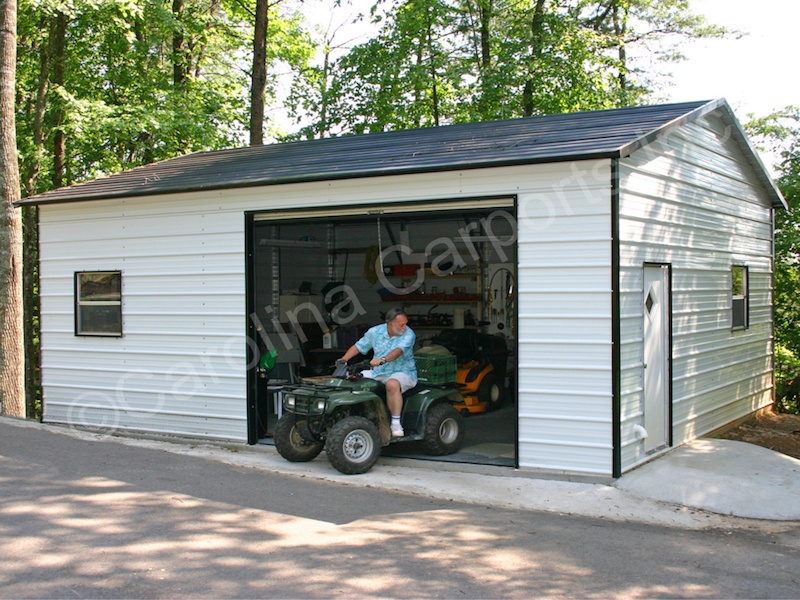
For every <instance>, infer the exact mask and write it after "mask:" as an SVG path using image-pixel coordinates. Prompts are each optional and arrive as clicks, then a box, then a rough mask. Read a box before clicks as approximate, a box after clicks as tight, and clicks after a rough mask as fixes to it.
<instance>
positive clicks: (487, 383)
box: [478, 373, 505, 410]
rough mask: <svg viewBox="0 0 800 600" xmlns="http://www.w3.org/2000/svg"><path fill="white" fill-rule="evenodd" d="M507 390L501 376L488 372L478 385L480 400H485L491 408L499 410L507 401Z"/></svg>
mask: <svg viewBox="0 0 800 600" xmlns="http://www.w3.org/2000/svg"><path fill="white" fill-rule="evenodd" d="M504 392H505V390H504V389H503V383H502V382H501V381H500V378H499V377H498V376H497V375H494V374H493V373H487V374H486V376H485V377H484V378H483V381H481V384H480V386H478V402H485V403H486V405H487V407H488V409H489V410H497V409H498V408H500V407H501V406H503V402H504V401H505V393H504Z"/></svg>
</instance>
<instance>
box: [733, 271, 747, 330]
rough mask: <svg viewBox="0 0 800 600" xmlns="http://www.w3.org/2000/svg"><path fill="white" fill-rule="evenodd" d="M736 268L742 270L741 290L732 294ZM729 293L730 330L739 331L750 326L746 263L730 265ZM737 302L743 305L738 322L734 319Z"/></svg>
mask: <svg viewBox="0 0 800 600" xmlns="http://www.w3.org/2000/svg"><path fill="white" fill-rule="evenodd" d="M737 269H741V271H742V287H743V288H744V289H743V290H742V293H741V294H734V289H733V286H734V282H735V275H734V272H735V271H736V270H737ZM730 294H731V330H733V331H741V330H743V329H748V328H749V327H750V269H749V267H748V266H747V265H731V286H730ZM737 303H741V304H742V305H743V310H742V311H741V313H742V318H743V322H742V323H738V322H737V321H736V306H737Z"/></svg>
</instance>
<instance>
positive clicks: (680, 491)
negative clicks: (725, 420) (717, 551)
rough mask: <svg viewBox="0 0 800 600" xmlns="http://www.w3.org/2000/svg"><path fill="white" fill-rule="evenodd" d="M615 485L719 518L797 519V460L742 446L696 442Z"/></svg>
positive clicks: (799, 475) (799, 463)
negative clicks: (709, 513) (720, 516)
mask: <svg viewBox="0 0 800 600" xmlns="http://www.w3.org/2000/svg"><path fill="white" fill-rule="evenodd" d="M615 486H616V487H617V489H620V490H623V491H625V492H629V493H631V494H636V495H638V496H641V497H644V498H650V499H652V500H658V501H661V502H669V503H671V504H679V505H682V506H688V507H693V508H697V509H701V510H705V511H710V512H714V513H718V514H723V515H733V516H738V517H745V518H750V519H771V520H786V521H793V520H800V460H798V459H796V458H792V457H791V456H786V455H785V454H781V453H779V452H775V451H773V450H769V449H767V448H762V447H761V446H756V445H754V444H748V443H746V442H737V441H734V440H719V439H710V438H701V439H698V440H694V441H692V442H689V443H688V444H685V445H683V446H681V447H679V448H676V449H675V450H673V451H672V452H670V453H668V454H666V455H664V456H662V457H660V458H657V459H656V460H653V461H652V462H650V463H647V464H645V465H643V466H641V467H639V468H638V469H635V470H634V471H631V472H630V473H628V474H626V475H623V476H622V477H621V478H620V479H619V480H618V481H617V482H616V484H615Z"/></svg>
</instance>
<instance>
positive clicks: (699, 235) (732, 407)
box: [620, 115, 772, 470]
mask: <svg viewBox="0 0 800 600" xmlns="http://www.w3.org/2000/svg"><path fill="white" fill-rule="evenodd" d="M620 167H621V168H620V175H621V184H620V185H621V196H620V238H621V244H620V263H621V264H620V269H621V272H620V279H621V299H620V301H621V333H622V361H621V362H622V373H621V405H622V415H621V416H622V444H623V452H622V466H623V470H627V469H629V468H631V467H633V466H635V465H636V464H638V463H640V462H642V461H643V460H646V459H647V458H649V457H647V456H645V454H644V449H643V444H642V443H641V442H639V441H637V440H636V439H635V436H634V432H633V427H634V425H637V424H642V408H641V407H642V385H643V381H642V356H643V349H642V336H643V333H642V322H643V313H642V294H643V293H642V267H643V264H644V263H645V262H661V263H670V264H672V315H673V327H672V335H673V351H672V357H673V380H672V381H673V383H672V385H673V436H674V438H673V441H674V444H675V445H678V444H681V443H683V442H685V441H688V440H690V439H693V438H695V437H697V436H699V435H702V434H704V433H707V432H708V431H711V430H713V429H715V428H717V427H720V426H722V425H724V424H725V423H727V422H729V421H731V420H734V419H736V418H738V417H741V416H743V415H746V414H748V413H750V412H752V411H753V410H755V409H757V408H759V407H762V406H765V405H766V404H768V403H769V402H770V401H771V390H772V378H771V369H772V361H771V352H772V323H771V320H772V312H771V304H772V290H771V272H772V261H771V254H772V225H771V222H772V212H771V208H770V203H769V200H768V198H767V197H766V195H765V194H764V192H763V191H762V190H761V189H760V187H759V186H758V184H757V183H756V179H755V177H754V175H753V173H752V171H751V169H750V167H749V166H748V165H747V164H746V161H745V159H744V157H743V156H742V154H741V152H740V151H739V149H738V146H737V145H736V144H735V143H734V142H733V141H732V140H731V139H730V137H729V135H728V130H727V129H726V127H725V125H724V124H723V123H722V122H721V121H720V120H719V119H718V118H716V117H715V116H714V115H710V116H709V117H707V118H706V119H704V120H702V121H700V122H698V123H695V124H692V125H689V126H686V127H683V128H681V129H680V130H678V131H677V132H675V133H673V134H672V135H670V136H667V137H665V138H662V139H659V140H657V141H656V142H655V143H654V144H653V145H651V146H649V147H647V148H644V149H642V150H640V151H639V152H637V153H635V154H634V155H633V156H632V157H630V158H629V159H626V160H623V161H622V162H621V166H620ZM732 264H744V265H747V266H748V267H749V274H750V327H749V329H746V330H744V331H732V330H731V301H730V289H731V281H730V273H731V265H732Z"/></svg>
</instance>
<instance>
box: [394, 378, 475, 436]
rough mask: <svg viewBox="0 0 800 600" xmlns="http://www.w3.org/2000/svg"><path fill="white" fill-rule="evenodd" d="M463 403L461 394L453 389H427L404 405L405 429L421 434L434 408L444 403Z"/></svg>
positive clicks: (410, 398)
mask: <svg viewBox="0 0 800 600" xmlns="http://www.w3.org/2000/svg"><path fill="white" fill-rule="evenodd" d="M463 401H464V399H463V397H462V396H461V394H459V393H458V392H457V391H455V390H454V389H453V388H435V387H429V388H425V389H424V390H421V391H419V392H417V393H416V394H414V395H413V396H410V397H409V398H408V399H407V400H406V401H405V402H404V403H403V428H404V429H413V430H415V431H417V432H420V433H421V432H423V431H424V430H425V418H426V415H427V413H428V411H429V410H430V408H431V407H432V406H434V405H436V404H441V403H442V402H447V403H448V404H453V403H455V402H463Z"/></svg>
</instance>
